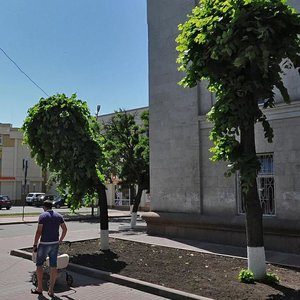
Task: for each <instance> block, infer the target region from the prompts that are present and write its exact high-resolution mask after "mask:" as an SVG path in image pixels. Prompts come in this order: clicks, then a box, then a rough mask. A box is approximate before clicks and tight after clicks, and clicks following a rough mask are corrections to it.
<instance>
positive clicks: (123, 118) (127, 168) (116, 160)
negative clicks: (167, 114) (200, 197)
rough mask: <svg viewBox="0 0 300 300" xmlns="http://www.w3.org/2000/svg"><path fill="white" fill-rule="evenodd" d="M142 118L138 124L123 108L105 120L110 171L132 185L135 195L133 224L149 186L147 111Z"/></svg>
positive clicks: (125, 183) (123, 182)
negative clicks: (144, 192) (143, 195)
mask: <svg viewBox="0 0 300 300" xmlns="http://www.w3.org/2000/svg"><path fill="white" fill-rule="evenodd" d="M141 120H142V124H141V125H139V124H138V123H137V122H136V120H135V115H134V114H130V113H128V112H126V111H122V110H120V111H119V112H117V113H116V114H115V115H114V116H113V117H112V118H111V119H110V120H109V121H108V122H107V123H104V124H103V137H104V147H105V150H106V153H107V155H108V156H107V158H108V161H109V164H108V165H109V166H111V168H110V169H109V172H110V174H108V175H109V176H110V175H115V176H118V178H119V179H120V180H121V181H122V185H125V186H129V187H130V191H131V196H132V197H133V209H132V222H131V226H132V227H134V226H135V225H136V214H137V211H138V208H139V205H140V202H141V197H142V193H143V190H148V189H149V112H148V111H145V112H143V113H142V114H141ZM134 186H137V192H135V188H134Z"/></svg>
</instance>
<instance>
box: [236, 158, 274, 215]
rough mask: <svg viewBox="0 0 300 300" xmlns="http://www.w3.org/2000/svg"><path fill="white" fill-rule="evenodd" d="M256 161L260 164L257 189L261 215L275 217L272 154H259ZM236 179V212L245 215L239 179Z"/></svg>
mask: <svg viewBox="0 0 300 300" xmlns="http://www.w3.org/2000/svg"><path fill="white" fill-rule="evenodd" d="M258 159H259V161H260V164H261V168H260V171H259V172H258V174H257V189H258V195H259V199H260V203H261V206H262V209H263V214H264V215H268V216H270V215H271V216H274V215H275V199H274V172H273V154H260V155H258ZM237 178H238V183H237V186H238V193H237V194H238V212H239V213H240V214H243V213H245V205H244V200H243V197H242V193H241V188H240V179H239V176H237Z"/></svg>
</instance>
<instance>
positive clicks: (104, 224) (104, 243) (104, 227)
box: [97, 183, 109, 251]
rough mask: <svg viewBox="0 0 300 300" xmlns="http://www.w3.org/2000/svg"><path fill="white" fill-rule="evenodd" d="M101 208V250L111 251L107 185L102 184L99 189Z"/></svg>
mask: <svg viewBox="0 0 300 300" xmlns="http://www.w3.org/2000/svg"><path fill="white" fill-rule="evenodd" d="M97 193H98V196H99V206H100V249H101V250H102V251H106V250H109V234H108V233H109V231H108V209H107V197H106V188H105V185H104V184H102V183H100V184H99V185H98V187H97Z"/></svg>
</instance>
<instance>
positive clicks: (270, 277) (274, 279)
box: [264, 272, 279, 284]
mask: <svg viewBox="0 0 300 300" xmlns="http://www.w3.org/2000/svg"><path fill="white" fill-rule="evenodd" d="M264 281H265V282H266V283H268V284H278V283H279V277H278V276H277V275H276V274H274V273H271V272H267V274H266V276H265V280H264Z"/></svg>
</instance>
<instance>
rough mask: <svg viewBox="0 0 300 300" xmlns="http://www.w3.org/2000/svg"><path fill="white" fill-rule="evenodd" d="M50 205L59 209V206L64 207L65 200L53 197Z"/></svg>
mask: <svg viewBox="0 0 300 300" xmlns="http://www.w3.org/2000/svg"><path fill="white" fill-rule="evenodd" d="M52 205H53V206H54V207H55V208H60V207H61V206H65V205H66V204H65V199H64V198H62V197H61V196H55V198H54V199H53V201H52Z"/></svg>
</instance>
